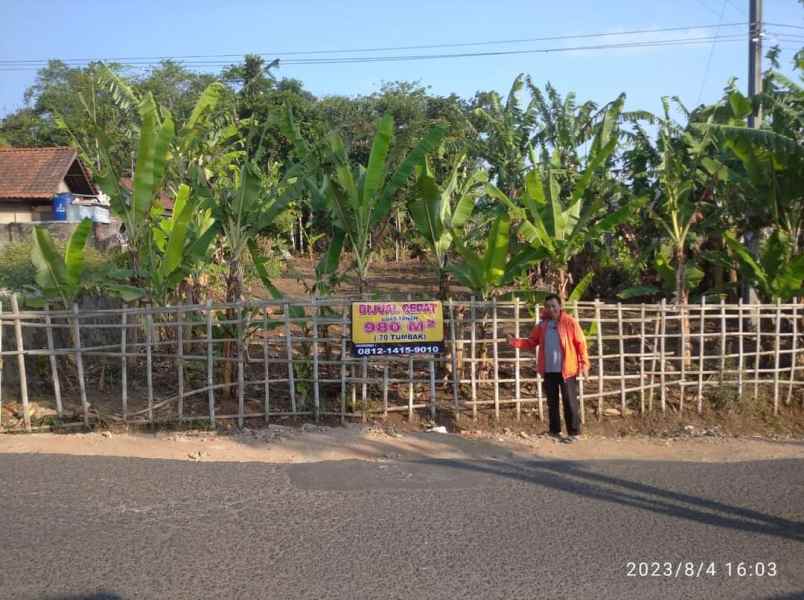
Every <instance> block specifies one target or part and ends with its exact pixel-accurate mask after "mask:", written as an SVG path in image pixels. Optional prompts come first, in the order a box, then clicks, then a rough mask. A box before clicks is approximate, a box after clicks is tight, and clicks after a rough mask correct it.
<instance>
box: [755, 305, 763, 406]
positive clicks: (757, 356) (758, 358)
mask: <svg viewBox="0 0 804 600" xmlns="http://www.w3.org/2000/svg"><path fill="white" fill-rule="evenodd" d="M756 311H757V318H756V319H755V320H754V322H755V323H756V332H757V336H756V339H757V345H756V348H755V350H756V352H755V353H754V401H755V402H756V400H757V398H759V377H760V372H759V367H760V362H761V358H762V357H761V352H762V308H761V307H760V306H759V305H757V307H756Z"/></svg>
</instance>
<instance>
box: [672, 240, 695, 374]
mask: <svg viewBox="0 0 804 600" xmlns="http://www.w3.org/2000/svg"><path fill="white" fill-rule="evenodd" d="M674 254H675V259H676V261H675V262H676V303H677V304H678V306H679V308H680V311H681V313H680V317H681V340H684V341H683V342H682V341H681V340H679V345H680V346H681V354H682V356H683V358H684V366H685V367H689V366H691V365H692V340H691V339H690V318H689V314H688V312H687V305H688V304H689V290H688V289H687V255H686V253H685V252H684V247H683V246H676V248H675V251H674Z"/></svg>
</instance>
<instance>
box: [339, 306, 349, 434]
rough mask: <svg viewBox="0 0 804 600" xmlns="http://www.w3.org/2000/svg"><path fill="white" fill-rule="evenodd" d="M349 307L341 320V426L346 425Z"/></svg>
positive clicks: (344, 308)
mask: <svg viewBox="0 0 804 600" xmlns="http://www.w3.org/2000/svg"><path fill="white" fill-rule="evenodd" d="M348 312H349V305H348V304H346V305H344V307H343V314H342V319H341V425H343V424H344V423H346V337H347V336H346V334H347V332H348V331H349V322H348V321H347V313H348Z"/></svg>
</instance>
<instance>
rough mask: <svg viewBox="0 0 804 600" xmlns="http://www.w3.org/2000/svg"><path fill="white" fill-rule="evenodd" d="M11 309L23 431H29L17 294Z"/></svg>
mask: <svg viewBox="0 0 804 600" xmlns="http://www.w3.org/2000/svg"><path fill="white" fill-rule="evenodd" d="M11 310H12V311H14V336H15V337H16V341H17V365H18V367H19V375H20V398H21V399H22V420H23V423H24V424H25V431H31V413H30V409H29V407H28V374H27V373H26V372H25V348H24V346H23V341H22V318H21V317H20V307H19V304H18V303H17V294H12V296H11Z"/></svg>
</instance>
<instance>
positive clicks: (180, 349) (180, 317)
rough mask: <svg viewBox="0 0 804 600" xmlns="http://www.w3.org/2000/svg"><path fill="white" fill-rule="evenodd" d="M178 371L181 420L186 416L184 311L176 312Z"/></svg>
mask: <svg viewBox="0 0 804 600" xmlns="http://www.w3.org/2000/svg"><path fill="white" fill-rule="evenodd" d="M176 321H177V324H178V326H177V328H176V373H177V375H178V378H179V381H178V384H179V398H178V413H179V421H181V420H182V417H183V416H184V324H183V323H184V311H181V310H180V311H177V312H176Z"/></svg>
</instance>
